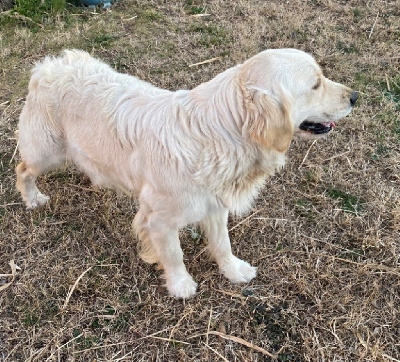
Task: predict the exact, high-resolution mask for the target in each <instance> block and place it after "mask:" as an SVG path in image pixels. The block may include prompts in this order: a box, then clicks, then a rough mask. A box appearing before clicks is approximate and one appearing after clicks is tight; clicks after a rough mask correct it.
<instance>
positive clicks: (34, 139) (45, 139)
mask: <svg viewBox="0 0 400 362" xmlns="http://www.w3.org/2000/svg"><path fill="white" fill-rule="evenodd" d="M18 141H19V146H18V147H19V151H20V154H21V158H22V162H21V163H20V164H19V165H18V166H17V167H16V169H15V171H16V174H17V189H18V190H19V191H20V192H21V196H22V199H23V200H24V202H25V204H26V207H27V208H28V209H34V208H35V207H37V206H39V205H43V204H45V203H46V202H47V201H48V200H49V197H48V196H46V195H44V194H42V193H41V192H40V191H39V189H38V188H37V187H36V183H35V181H36V178H37V177H38V176H40V175H41V174H44V173H45V172H48V171H51V170H52V169H55V168H56V167H57V166H60V165H61V164H62V163H63V162H65V151H64V149H65V148H64V146H63V144H62V143H63V142H62V141H61V139H60V137H57V135H56V133H55V132H54V131H53V130H51V129H50V127H48V126H47V125H46V123H45V122H43V121H42V120H41V119H40V117H37V119H33V120H32V119H27V117H26V111H25V110H24V111H23V112H22V114H21V119H20V123H19V131H18Z"/></svg>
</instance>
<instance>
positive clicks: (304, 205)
mask: <svg viewBox="0 0 400 362" xmlns="http://www.w3.org/2000/svg"><path fill="white" fill-rule="evenodd" d="M311 208H312V203H311V201H309V200H305V199H299V200H297V201H296V204H295V207H294V212H295V213H296V214H297V215H299V216H301V217H303V218H305V219H307V220H308V221H312V220H314V219H315V215H314V212H313V211H312V210H311Z"/></svg>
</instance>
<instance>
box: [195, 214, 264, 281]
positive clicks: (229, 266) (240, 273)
mask: <svg viewBox="0 0 400 362" xmlns="http://www.w3.org/2000/svg"><path fill="white" fill-rule="evenodd" d="M227 224H228V209H220V210H219V211H217V212H215V213H213V214H210V215H208V216H207V217H206V218H205V219H204V220H203V221H202V226H203V229H204V232H205V234H206V237H207V239H208V246H209V250H210V253H211V255H212V256H213V257H214V258H215V260H216V261H217V263H218V266H219V269H220V271H221V273H222V274H223V275H225V277H227V278H228V279H229V280H230V281H231V282H232V283H247V282H249V281H250V280H252V279H253V278H254V277H255V276H256V272H257V268H255V267H252V266H251V265H250V264H249V263H246V262H245V261H243V260H241V259H239V258H237V257H236V256H234V255H233V254H232V248H231V243H230V240H229V235H228V227H227Z"/></svg>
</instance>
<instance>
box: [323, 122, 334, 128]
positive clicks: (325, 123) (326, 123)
mask: <svg viewBox="0 0 400 362" xmlns="http://www.w3.org/2000/svg"><path fill="white" fill-rule="evenodd" d="M321 123H322V124H323V125H324V126H331V127H332V128H334V127H336V124H335V122H321Z"/></svg>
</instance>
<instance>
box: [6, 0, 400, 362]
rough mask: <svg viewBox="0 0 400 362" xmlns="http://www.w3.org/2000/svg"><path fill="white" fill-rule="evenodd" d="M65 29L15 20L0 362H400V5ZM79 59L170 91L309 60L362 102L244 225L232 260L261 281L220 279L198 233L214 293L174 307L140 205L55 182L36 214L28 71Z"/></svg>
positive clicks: (194, 262) (194, 249) (119, 16)
mask: <svg viewBox="0 0 400 362" xmlns="http://www.w3.org/2000/svg"><path fill="white" fill-rule="evenodd" d="M199 13H200V14H202V13H207V14H210V15H208V16H198V14H199ZM54 16H55V17H56V18H48V19H46V20H43V21H42V22H41V23H37V22H32V21H30V20H29V19H26V18H24V17H20V16H17V15H16V14H14V15H13V14H11V13H8V14H0V28H1V32H0V69H1V70H0V79H1V81H0V112H1V118H0V137H1V142H0V200H1V201H0V220H1V226H0V274H7V275H0V287H1V286H2V285H3V286H4V285H6V283H9V282H11V284H10V286H8V288H5V289H4V290H1V291H0V325H1V326H0V360H6V361H47V360H48V361H52V360H60V361H66V360H71V361H72V360H76V361H89V360H99V361H103V360H104V361H105V360H107V361H110V360H113V361H122V360H132V361H149V360H154V361H184V360H185V361H186V360H187V361H190V360H196V361H217V360H228V361H235V360H237V361H262V360H266V359H269V358H270V357H268V354H265V353H264V352H263V351H266V352H268V353H272V354H275V355H276V356H277V359H278V360H280V361H317V360H318V361H357V360H358V361H397V360H400V342H399V341H400V296H399V294H400V284H399V280H400V278H399V277H400V265H399V255H400V246H399V245H400V244H399V234H400V233H399V229H400V191H399V190H400V188H399V183H400V166H399V164H400V118H399V109H400V72H399V62H400V56H399V54H400V30H399V29H400V20H399V19H400V7H399V5H398V3H397V2H396V1H395V0H393V1H390V0H388V1H383V0H376V1H374V2H364V1H351V0H350V1H337V2H336V1H330V0H323V1H319V0H310V1H300V0H294V1H290V2H279V1H268V2H266V1H261V0H260V1H237V2H228V1H222V0H217V1H204V2H202V1H197V0H194V1H193V2H189V1H186V2H184V1H181V2H178V1H169V2H164V1H150V2H148V1H141V0H140V1H133V0H121V1H120V2H119V3H117V4H116V5H115V6H113V8H112V10H111V11H108V12H102V11H100V12H97V13H93V12H91V11H81V10H79V9H75V10H72V11H70V12H64V13H61V14H58V15H54ZM71 47H77V48H82V49H85V50H88V51H90V52H92V53H93V54H94V55H96V56H97V57H100V58H102V59H104V60H105V61H107V62H108V63H111V64H112V65H113V66H114V67H115V68H116V69H118V70H119V71H121V72H128V73H131V74H135V75H138V76H139V77H141V78H143V79H145V80H147V81H150V82H152V83H153V84H156V85H158V86H161V87H166V88H169V89H178V88H192V87H193V86H195V85H197V84H199V83H200V82H203V81H206V80H208V79H210V78H211V77H213V76H214V75H216V74H218V73H219V72H221V71H222V70H224V69H226V68H227V67H229V66H232V65H234V64H237V63H239V62H242V61H244V60H245V59H247V58H248V57H250V56H252V55H254V54H256V53H257V52H259V51H261V50H263V49H266V48H278V47H296V48H299V49H303V50H305V51H308V52H310V53H312V54H313V55H314V56H315V57H316V58H317V59H318V61H319V62H320V63H321V64H322V66H323V68H324V70H325V73H326V74H327V75H328V76H330V77H331V78H334V79H335V80H337V81H340V82H344V83H346V84H347V85H349V86H351V87H353V88H355V89H357V90H359V92H360V94H361V97H360V100H359V103H358V106H357V108H356V109H355V110H354V112H353V113H352V114H351V115H350V116H349V117H348V118H347V119H346V120H345V121H344V122H342V123H341V124H340V125H339V126H338V127H337V129H336V130H335V132H334V134H333V135H332V136H330V137H329V139H327V140H322V141H318V142H316V143H311V142H300V141H297V140H296V141H294V142H293V145H292V147H291V149H290V151H289V152H288V156H289V162H288V164H287V167H286V168H285V169H284V170H283V171H282V172H281V173H280V174H279V175H277V176H276V177H274V178H272V179H271V180H270V181H269V182H268V184H267V186H266V187H265V189H264V191H263V193H262V194H261V195H260V198H259V199H258V201H257V204H256V205H255V207H254V210H253V213H252V214H251V215H250V216H249V217H247V218H246V217H244V218H242V219H240V218H232V219H230V226H229V227H230V228H231V229H232V230H231V239H232V245H233V249H234V250H235V252H236V253H237V254H238V255H239V256H240V257H241V258H243V259H245V260H247V261H249V262H251V263H252V264H253V265H256V266H258V276H257V278H256V279H255V280H254V281H252V282H251V283H250V284H249V285H231V284H230V283H229V282H227V281H226V280H225V279H224V278H222V277H221V276H219V274H218V271H217V268H216V265H215V264H214V263H212V262H211V261H210V260H208V257H206V256H205V255H206V254H205V253H203V248H204V242H203V240H202V239H201V234H198V233H196V232H194V231H193V230H189V229H188V230H183V231H182V234H181V236H182V244H183V247H184V251H185V255H186V259H187V265H188V269H189V272H191V273H192V274H193V275H194V276H195V278H196V280H197V282H198V283H199V291H198V294H197V295H196V297H195V298H193V299H190V300H187V301H180V300H174V299H172V298H170V297H169V296H168V295H167V294H166V291H165V289H164V288H162V287H160V283H161V281H160V274H161V272H160V271H158V270H156V269H155V268H154V267H153V266H150V265H146V264H144V263H143V262H142V261H141V260H140V259H138V255H137V249H136V242H135V239H134V237H133V236H132V235H131V231H130V225H131V220H132V218H133V216H134V214H135V210H136V206H137V205H136V201H135V200H134V199H131V198H128V197H126V196H121V195H117V194H116V193H114V192H113V191H96V190H94V189H92V187H91V185H90V183H89V181H88V179H87V178H86V177H85V176H84V175H82V174H80V173H79V172H77V171H75V170H73V169H72V170H71V169H70V170H66V169H65V170H60V171H58V172H54V173H51V174H49V175H47V176H44V177H42V178H41V179H40V181H39V183H40V187H41V188H42V189H43V190H44V192H45V193H47V194H49V195H51V197H52V199H51V202H50V203H49V204H48V205H47V206H45V207H44V208H41V209H38V210H34V211H26V210H25V209H24V207H23V206H22V204H21V202H20V198H19V195H18V193H17V191H16V189H15V187H14V183H15V176H14V172H13V168H14V167H15V165H16V163H17V162H18V154H16V155H14V150H15V146H16V142H15V139H14V134H13V132H14V130H15V129H16V125H17V121H18V115H19V113H20V111H21V108H22V105H23V101H24V97H25V95H26V92H27V82H28V78H29V69H30V68H31V66H32V64H33V63H34V62H35V61H36V60H39V59H41V58H42V57H44V56H45V55H47V54H58V53H59V52H60V51H61V49H63V48H71ZM212 58H220V59H216V60H214V61H212V62H209V63H204V64H201V65H197V66H193V67H189V65H192V64H195V63H199V62H203V61H205V60H208V59H212ZM305 156H306V157H305ZM11 260H14V262H15V265H16V266H15V267H14V268H13V269H12V268H11V266H10V264H9V262H10V261H11ZM11 265H12V264H11ZM17 266H18V267H19V268H20V269H18V268H17Z"/></svg>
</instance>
